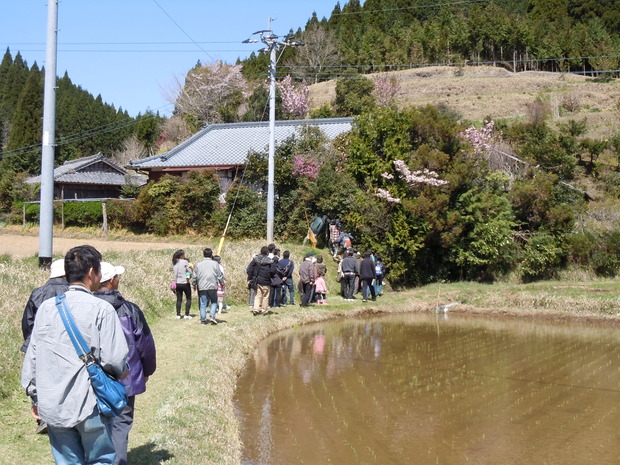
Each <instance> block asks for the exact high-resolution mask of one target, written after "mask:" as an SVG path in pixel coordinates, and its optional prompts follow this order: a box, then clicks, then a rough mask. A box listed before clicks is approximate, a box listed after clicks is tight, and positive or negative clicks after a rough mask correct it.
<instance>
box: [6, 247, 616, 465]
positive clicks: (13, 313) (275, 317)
mask: <svg viewBox="0 0 620 465" xmlns="http://www.w3.org/2000/svg"><path fill="white" fill-rule="evenodd" d="M217 242H218V241H217V240H216V239H214V240H212V241H208V242H205V243H203V244H200V245H190V246H188V247H187V248H186V249H185V250H186V252H187V255H188V257H190V258H191V260H192V261H194V262H196V261H198V260H199V259H200V257H201V256H202V249H203V247H205V246H209V247H212V248H214V249H215V248H216V247H217ZM263 244H264V242H262V241H239V242H227V243H226V244H225V247H224V250H223V251H222V257H223V264H224V266H225V270H226V275H227V278H228V281H229V283H230V285H229V287H228V293H229V294H228V296H227V299H228V303H229V304H230V305H232V307H233V308H232V309H231V312H230V313H228V314H225V315H224V314H223V315H221V319H222V320H225V322H222V323H220V324H219V325H218V326H216V327H213V326H201V325H200V324H199V322H198V319H197V318H194V319H193V320H180V321H179V320H176V319H174V315H175V309H174V305H175V298H174V295H173V294H172V292H171V291H170V290H169V288H168V285H169V282H170V279H171V274H172V273H171V267H172V263H171V256H172V252H173V250H172V249H171V250H162V251H156V250H154V251H144V252H131V253H123V254H121V253H113V252H111V253H106V254H104V259H105V260H107V261H110V262H112V263H114V264H119V265H123V266H124V267H125V268H126V270H127V271H126V272H125V274H124V275H123V277H122V279H121V288H120V290H121V292H122V293H123V295H124V296H125V297H126V298H127V299H128V300H131V301H134V302H136V303H137V304H138V305H140V307H141V308H142V309H143V311H144V312H145V314H146V316H147V320H148V321H149V324H150V325H151V328H152V331H153V334H154V336H155V341H156V345H157V349H158V369H157V372H156V373H155V374H154V375H153V376H152V378H151V380H149V383H148V389H147V392H146V393H145V394H142V395H140V396H139V397H138V398H137V401H136V420H135V423H134V428H133V430H132V433H131V435H130V455H129V461H130V463H132V464H138V465H139V464H149V465H150V464H154V463H164V462H165V463H170V464H192V463H197V464H198V463H200V464H218V465H219V464H238V463H239V461H240V451H241V442H240V438H239V436H238V424H237V420H236V418H235V414H234V404H233V396H234V390H235V384H236V380H237V377H238V375H239V374H240V373H241V371H242V370H243V368H244V365H245V363H246V362H247V361H248V360H249V358H250V357H251V355H252V353H253V351H254V349H255V347H256V345H257V343H258V342H259V341H261V340H262V339H264V338H265V337H266V336H268V335H269V334H272V333H275V332H277V331H280V330H283V329H285V328H290V327H296V326H299V325H303V324H306V323H311V322H318V321H324V320H327V319H330V318H352V317H359V316H363V315H366V314H373V313H379V312H410V311H434V309H435V307H436V305H437V304H438V303H439V304H446V303H450V302H461V304H460V305H456V306H454V307H451V308H450V311H454V312H485V313H490V314H497V315H504V314H512V315H521V316H527V317H532V316H534V315H541V316H544V317H549V318H571V317H575V316H577V317H580V318H592V319H605V320H607V321H609V322H610V324H611V323H613V324H618V322H619V321H620V311H619V309H620V301H619V298H618V296H619V295H620V282H618V281H615V280H596V281H588V282H579V281H554V282H542V283H532V284H527V285H518V284H513V283H501V284H495V285H482V284H475V283H454V284H434V285H430V286H426V287H423V288H418V289H412V290H409V291H403V292H398V293H396V292H388V293H386V295H384V296H383V297H381V298H380V299H379V301H378V302H377V303H376V304H374V303H372V304H370V303H368V304H364V306H362V304H361V303H358V302H359V301H357V302H356V303H346V302H343V301H342V299H340V298H339V297H337V295H338V290H339V284H337V283H336V282H335V274H336V265H335V263H334V262H332V261H331V259H329V257H328V254H327V253H325V252H324V251H317V253H323V255H324V256H325V257H327V260H326V262H327V265H328V288H329V290H330V293H329V294H328V302H329V305H328V306H325V307H323V306H321V307H319V306H314V307H310V308H300V307H284V308H282V309H279V311H278V312H277V313H274V314H272V315H269V316H267V317H254V316H252V315H251V313H250V312H249V309H248V307H247V304H246V299H247V294H246V293H247V289H246V278H245V267H246V265H247V263H248V262H249V261H250V259H251V257H252V255H253V254H254V253H256V252H257V251H258V250H259V248H260V246H261V245H263ZM280 248H281V249H282V250H285V249H289V250H291V253H292V258H293V259H294V260H295V264H296V268H298V265H299V263H300V258H301V257H302V256H303V255H304V254H305V252H306V251H307V250H309V249H307V248H303V247H301V246H299V245H293V244H283V245H280ZM0 267H2V270H1V271H2V273H0V285H1V286H0V289H1V291H0V297H1V300H0V301H1V302H2V303H1V304H0V417H1V418H0V424H2V435H0V463H19V462H21V461H23V457H28V462H29V463H37V464H46V463H53V461H52V459H51V453H50V452H49V444H48V441H47V438H46V437H45V436H37V435H35V434H34V421H33V420H32V418H31V417H30V413H29V402H28V399H27V398H26V397H25V395H24V394H23V392H22V390H21V388H20V386H19V372H20V369H21V363H22V355H21V353H20V352H19V347H20V345H21V342H22V341H21V331H20V321H21V315H22V312H23V308H24V305H25V303H26V300H27V298H28V295H29V293H30V291H31V290H32V289H33V288H34V287H36V286H39V285H41V284H42V283H44V282H45V280H46V278H47V273H45V272H43V271H40V270H38V268H37V260H36V258H34V257H33V258H29V259H26V260H15V261H14V260H8V259H6V258H4V257H1V259H0ZM295 281H297V276H295ZM194 299H195V300H197V299H196V297H195V294H194ZM297 300H298V299H297ZM192 313H193V314H194V315H197V302H196V301H195V302H194V304H193V306H192Z"/></svg>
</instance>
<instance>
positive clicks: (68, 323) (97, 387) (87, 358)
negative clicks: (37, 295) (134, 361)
mask: <svg viewBox="0 0 620 465" xmlns="http://www.w3.org/2000/svg"><path fill="white" fill-rule="evenodd" d="M56 308H58V312H59V313H60V317H61V318H62V322H63V324H64V325H65V328H66V330H67V333H68V334H69V337H70V338H71V342H72V343H73V347H75V351H76V352H77V354H78V357H80V360H82V362H84V365H86V371H87V372H88V377H89V378H90V385H91V386H92V388H93V391H95V396H96V397H97V408H98V409H99V413H101V414H102V415H105V416H106V417H116V416H118V415H120V413H121V411H122V410H123V409H124V408H125V406H126V405H127V392H126V391H125V386H123V385H122V384H121V383H119V382H118V381H117V380H116V379H114V378H112V377H111V376H110V375H108V374H107V373H106V372H105V371H104V370H103V368H101V365H99V363H97V360H95V357H93V354H92V353H91V351H90V349H89V348H88V345H87V344H86V341H85V340H84V338H83V337H82V333H80V330H79V329H78V328H77V326H76V325H75V321H74V320H73V317H72V316H71V311H70V310H69V308H68V307H67V301H66V300H65V295H64V294H63V295H59V296H56Z"/></svg>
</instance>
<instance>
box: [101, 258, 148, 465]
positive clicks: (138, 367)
mask: <svg viewBox="0 0 620 465" xmlns="http://www.w3.org/2000/svg"><path fill="white" fill-rule="evenodd" d="M124 272H125V268H124V267H122V266H114V265H112V264H110V263H108V262H101V283H100V287H99V290H98V291H97V292H95V293H94V295H95V296H96V297H99V298H100V299H102V300H105V301H106V302H108V303H109V304H111V305H112V306H113V307H114V309H115V310H116V314H117V315H118V318H119V320H120V322H121V326H122V327H123V333H125V339H126V340H127V347H128V348H129V355H128V356H127V363H128V365H129V375H128V376H127V377H126V378H124V379H123V380H121V383H122V384H123V385H124V386H125V390H126V391H127V405H126V406H125V408H124V409H123V411H122V412H121V414H120V415H119V416H117V417H114V418H112V443H113V444H114V448H115V449H116V458H115V459H114V465H127V444H128V441H129V431H130V430H131V427H132V425H133V417H134V407H135V402H136V395H138V394H142V393H143V392H145V391H146V382H147V381H148V379H149V376H151V375H152V374H153V373H155V369H156V367H157V360H156V352H155V341H154V340H153V334H152V333H151V329H150V328H149V325H148V323H147V322H146V318H144V313H142V310H140V307H138V306H137V305H136V304H134V303H133V302H129V301H128V300H125V299H124V298H123V296H122V295H121V293H120V292H119V291H118V285H119V282H120V275H122V274H123V273H124Z"/></svg>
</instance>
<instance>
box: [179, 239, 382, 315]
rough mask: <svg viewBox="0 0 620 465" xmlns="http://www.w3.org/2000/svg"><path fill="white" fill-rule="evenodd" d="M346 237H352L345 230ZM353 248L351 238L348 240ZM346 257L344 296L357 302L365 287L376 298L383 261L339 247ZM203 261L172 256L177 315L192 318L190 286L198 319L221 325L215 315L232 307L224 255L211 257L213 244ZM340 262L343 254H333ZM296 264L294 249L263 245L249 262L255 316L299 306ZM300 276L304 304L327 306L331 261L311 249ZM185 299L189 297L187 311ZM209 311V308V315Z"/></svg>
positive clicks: (341, 265)
mask: <svg viewBox="0 0 620 465" xmlns="http://www.w3.org/2000/svg"><path fill="white" fill-rule="evenodd" d="M341 234H345V235H346V238H347V239H350V238H351V236H350V235H348V234H346V233H341ZM343 243H346V245H349V246H350V240H349V241H348V242H347V241H344V242H343ZM339 253H341V254H342V256H343V258H342V259H341V260H340V261H339V264H338V280H339V281H340V283H341V296H342V297H343V298H344V300H346V301H351V300H354V294H356V293H357V292H358V290H361V291H362V292H363V301H364V302H366V301H367V300H368V298H370V299H371V300H373V301H374V300H376V298H377V295H380V294H381V292H382V289H383V283H382V279H383V263H382V262H381V258H380V257H378V256H375V255H374V254H372V253H371V252H366V253H365V254H364V257H363V258H362V257H361V255H360V254H359V253H358V252H357V251H356V250H355V249H352V248H350V247H349V248H345V247H343V248H341V249H340V251H339ZM203 256H204V258H203V260H202V261H200V262H198V263H197V264H196V265H194V264H192V263H191V262H190V261H189V260H188V258H187V257H186V255H185V251H184V250H177V251H176V252H175V253H174V254H173V256H172V265H173V266H172V272H173V282H172V285H171V287H172V288H173V290H174V292H175V294H176V317H177V319H191V318H192V315H191V314H190V310H191V305H192V289H194V290H196V291H197V293H198V301H199V310H200V322H201V323H202V324H213V325H216V324H218V320H217V315H218V314H219V313H221V312H222V311H225V310H226V309H228V308H229V307H228V305H226V304H225V294H226V292H225V289H226V277H225V274H224V267H223V266H222V261H221V258H220V257H219V256H217V255H213V251H212V250H211V249H209V248H206V249H204V250H203ZM334 259H335V260H337V261H338V259H339V256H337V257H335V258H334ZM294 271H295V263H294V262H293V260H292V259H291V253H290V251H288V250H285V251H284V252H282V253H281V251H280V249H278V248H277V246H276V245H275V244H269V245H266V246H263V247H261V249H260V251H259V252H258V253H257V254H255V255H254V256H252V259H251V260H250V262H249V263H248V265H247V266H246V270H245V272H246V274H247V287H248V305H249V307H250V308H251V309H252V313H253V314H254V315H267V314H269V313H270V311H271V310H270V309H272V308H279V307H282V306H285V305H295V293H296V289H295V288H296V286H295V282H294V277H293V276H294V275H293V272H294ZM297 275H298V276H299V280H298V285H297V292H299V295H300V306H302V307H307V306H308V305H310V304H311V303H316V304H318V305H326V304H327V294H328V289H327V280H326V276H327V264H326V263H325V261H324V259H323V257H322V256H321V255H316V256H315V254H314V253H312V252H310V253H307V254H306V255H305V256H304V258H303V260H302V262H301V263H300V264H299V268H298V270H297ZM183 300H185V307H184V314H183ZM207 309H209V312H208V313H207Z"/></svg>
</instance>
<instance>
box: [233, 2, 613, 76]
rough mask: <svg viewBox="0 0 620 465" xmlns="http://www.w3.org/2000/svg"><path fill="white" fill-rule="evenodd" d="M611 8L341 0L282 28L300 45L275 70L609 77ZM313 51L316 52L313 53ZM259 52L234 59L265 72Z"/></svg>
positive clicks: (253, 72) (248, 71)
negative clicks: (324, 14)
mask: <svg viewBox="0 0 620 465" xmlns="http://www.w3.org/2000/svg"><path fill="white" fill-rule="evenodd" d="M619 33H620V4H619V3H618V2H616V1H594V0H577V1H572V0H469V1H459V2H456V1H448V2H433V1H430V2H429V1H427V0H366V1H365V2H364V4H363V6H362V5H361V4H360V1H359V0H349V1H347V2H346V3H344V5H343V6H342V7H341V5H340V2H339V3H337V4H336V6H335V7H334V10H333V11H332V13H331V15H330V17H329V18H321V19H319V18H318V17H317V16H316V15H314V16H313V17H312V18H311V19H310V20H309V21H308V23H307V24H306V26H305V27H304V28H303V30H302V29H301V28H300V29H298V30H297V31H291V34H293V35H294V36H295V38H296V39H300V40H303V41H304V42H305V43H306V44H307V47H299V48H291V49H288V50H287V51H285V53H284V55H283V56H282V58H281V62H282V63H283V64H284V68H283V70H282V71H281V73H284V74H292V75H294V76H297V77H299V78H302V79H305V80H307V81H308V82H318V81H322V80H327V79H334V78H338V77H340V76H342V75H343V73H344V72H345V70H347V69H353V70H355V71H357V72H359V73H372V72H378V71H394V70H399V69H407V68H412V67H418V66H428V65H445V64H447V65H450V64H459V63H474V64H478V63H492V64H501V65H502V66H504V67H507V68H509V69H510V70H511V71H526V70H540V71H564V72H583V73H588V74H597V73H608V72H612V73H614V74H617V69H618V55H620V35H619ZM314 45H319V46H317V47H315V46H314ZM267 61H268V57H267V56H266V55H265V54H264V53H260V54H258V55H253V56H251V57H250V58H249V59H248V60H245V61H244V62H243V64H244V73H245V75H246V76H253V77H256V76H259V75H264V70H265V69H266V66H265V65H266V63H267Z"/></svg>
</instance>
